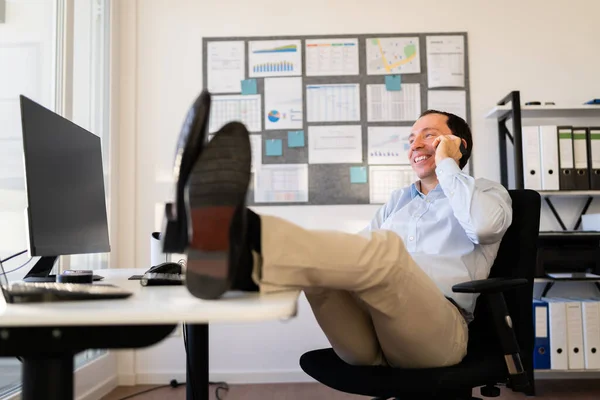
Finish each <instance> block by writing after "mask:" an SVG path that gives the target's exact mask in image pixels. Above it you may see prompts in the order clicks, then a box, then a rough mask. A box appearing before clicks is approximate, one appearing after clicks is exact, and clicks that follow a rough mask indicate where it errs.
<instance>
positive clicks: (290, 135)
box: [202, 32, 471, 205]
mask: <svg viewBox="0 0 600 400" xmlns="http://www.w3.org/2000/svg"><path fill="white" fill-rule="evenodd" d="M202 54H203V82H204V88H206V89H208V90H209V91H210V92H211V94H212V105H211V118H210V127H209V138H210V137H211V135H212V134H213V133H215V132H216V131H217V130H218V129H219V128H220V127H221V126H222V125H224V124H225V123H227V122H229V121H240V122H242V123H244V124H245V125H246V127H247V128H248V130H249V131H250V134H251V136H250V139H251V144H252V158H253V163H252V182H251V185H250V190H249V192H248V204H249V205H334V204H335V205H341V204H382V203H385V202H386V201H387V200H388V199H389V196H390V194H391V192H392V191H393V190H395V189H399V188H402V187H404V186H407V185H409V184H410V183H412V182H413V181H414V180H415V179H416V176H415V175H414V173H413V172H412V169H411V167H410V164H409V162H408V156H407V152H406V150H407V145H408V144H407V143H408V142H407V138H408V134H409V133H410V127H411V126H412V125H413V123H414V122H415V120H416V119H417V118H418V116H419V114H420V113H421V112H423V111H425V110H427V109H429V108H435V109H438V110H443V111H448V112H452V113H455V114H457V115H459V116H461V117H463V118H465V119H466V121H467V122H469V123H470V119H471V110H470V106H469V104H470V91H469V63H468V43H467V33H465V32H447V33H401V34H389V33H388V34H360V35H322V36H316V35H315V36H272V37H206V38H203V42H202Z"/></svg>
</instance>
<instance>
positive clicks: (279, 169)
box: [254, 164, 308, 203]
mask: <svg viewBox="0 0 600 400" xmlns="http://www.w3.org/2000/svg"><path fill="white" fill-rule="evenodd" d="M254 201H255V202H256V203H286V202H288V203H289V202H307V201H308V165H307V164H265V165H263V166H262V168H260V169H259V170H257V171H256V172H255V174H254Z"/></svg>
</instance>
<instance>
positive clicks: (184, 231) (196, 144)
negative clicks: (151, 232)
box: [160, 90, 211, 253]
mask: <svg viewBox="0 0 600 400" xmlns="http://www.w3.org/2000/svg"><path fill="white" fill-rule="evenodd" d="M210 103H211V100H210V93H209V92H208V91H206V90H203V91H202V93H200V95H199V96H198V97H197V98H196V100H195V101H194V103H193V104H192V106H191V107H190V109H189V111H188V113H187V116H186V119H185V121H184V123H183V126H182V128H181V131H180V133H179V140H178V141H177V150H176V152H175V162H174V166H173V169H174V178H175V200H174V203H168V204H167V205H166V206H165V218H164V220H163V229H162V235H160V237H161V242H162V249H163V252H164V253H183V252H184V251H185V249H186V248H187V246H188V243H189V240H190V237H191V232H190V229H189V226H188V216H187V212H186V209H185V202H184V190H185V185H186V184H187V181H188V179H189V177H190V173H191V172H192V168H193V166H194V164H195V163H196V160H197V159H198V156H199V155H200V154H201V153H202V148H203V147H204V142H205V141H206V133H207V131H208V124H209V117H210Z"/></svg>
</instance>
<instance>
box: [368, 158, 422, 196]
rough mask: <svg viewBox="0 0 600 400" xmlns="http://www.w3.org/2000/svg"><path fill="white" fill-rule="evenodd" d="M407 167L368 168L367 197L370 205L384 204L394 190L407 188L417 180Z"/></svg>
mask: <svg viewBox="0 0 600 400" xmlns="http://www.w3.org/2000/svg"><path fill="white" fill-rule="evenodd" d="M417 179H418V178H417V176H416V174H415V173H414V171H413V170H412V168H411V167H410V166H409V165H406V166H405V165H397V166H393V167H392V166H389V167H388V166H385V167H384V166H369V195H370V198H371V203H372V204H384V203H386V202H387V201H388V200H389V199H390V195H391V194H392V192H393V191H394V190H396V189H401V188H403V187H406V186H409V185H410V184H412V183H413V182H415V181H416V180H417Z"/></svg>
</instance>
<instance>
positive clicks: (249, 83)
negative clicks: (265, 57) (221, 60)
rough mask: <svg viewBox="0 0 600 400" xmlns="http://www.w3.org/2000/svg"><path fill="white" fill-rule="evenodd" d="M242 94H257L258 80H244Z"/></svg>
mask: <svg viewBox="0 0 600 400" xmlns="http://www.w3.org/2000/svg"><path fill="white" fill-rule="evenodd" d="M242 94H244V95H246V94H256V79H244V80H243V81H242Z"/></svg>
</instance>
